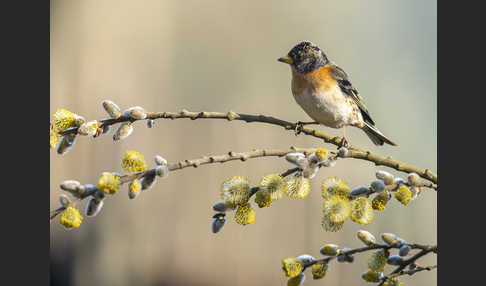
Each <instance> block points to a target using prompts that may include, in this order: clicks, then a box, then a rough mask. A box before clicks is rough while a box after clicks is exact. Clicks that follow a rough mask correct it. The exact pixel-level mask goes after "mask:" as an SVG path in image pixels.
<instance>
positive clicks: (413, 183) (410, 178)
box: [407, 173, 420, 186]
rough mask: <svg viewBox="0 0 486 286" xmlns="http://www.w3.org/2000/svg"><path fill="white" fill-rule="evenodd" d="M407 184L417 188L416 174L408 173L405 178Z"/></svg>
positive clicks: (417, 176) (417, 178)
mask: <svg viewBox="0 0 486 286" xmlns="http://www.w3.org/2000/svg"><path fill="white" fill-rule="evenodd" d="M407 180H408V183H409V184H410V185H411V186H418V185H420V177H419V175H417V174H416V173H410V174H408V176H407Z"/></svg>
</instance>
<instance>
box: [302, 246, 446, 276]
mask: <svg viewBox="0 0 486 286" xmlns="http://www.w3.org/2000/svg"><path fill="white" fill-rule="evenodd" d="M400 246H401V245H388V244H373V245H371V246H365V247H360V248H354V249H351V250H347V251H341V252H339V254H343V255H352V254H356V253H362V252H366V251H369V250H374V249H392V248H397V249H398V248H400ZM409 246H410V248H411V249H422V251H420V252H419V253H418V254H416V255H415V256H417V255H419V254H421V253H423V252H424V251H426V250H427V253H428V252H430V249H435V251H437V246H429V245H421V244H416V243H413V244H409ZM427 253H425V254H427ZM425 254H422V255H420V256H418V257H421V256H423V255H425ZM415 256H414V257H415ZM414 257H412V258H414ZM418 257H417V258H415V259H414V261H415V260H416V259H418ZM335 258H337V255H336V256H329V257H326V258H322V259H318V260H315V261H313V262H311V263H309V264H308V265H306V268H307V267H309V266H312V265H314V264H316V263H320V264H326V263H329V261H331V260H333V259H335ZM412 258H410V259H412ZM410 259H408V260H406V261H405V262H407V261H409V260H410ZM412 262H413V261H412ZM412 262H410V263H412ZM410 263H408V264H410ZM408 264H407V265H408ZM400 267H401V266H400ZM405 267H406V265H405V266H404V268H405ZM402 269H403V268H402ZM402 269H400V270H402ZM302 271H303V270H302ZM393 274H394V273H393Z"/></svg>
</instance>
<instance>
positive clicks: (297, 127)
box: [294, 121, 319, 136]
mask: <svg viewBox="0 0 486 286" xmlns="http://www.w3.org/2000/svg"><path fill="white" fill-rule="evenodd" d="M311 124H319V122H315V121H311V122H303V121H297V123H295V130H294V131H295V136H297V135H299V134H300V132H302V128H303V127H304V125H311Z"/></svg>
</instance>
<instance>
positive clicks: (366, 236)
mask: <svg viewBox="0 0 486 286" xmlns="http://www.w3.org/2000/svg"><path fill="white" fill-rule="evenodd" d="M356 235H357V236H358V239H359V240H361V241H362V242H363V243H364V244H366V245H368V246H372V245H374V244H375V243H376V238H375V236H374V235H372V234H371V233H370V232H368V231H366V230H359V231H358V232H357V233H356Z"/></svg>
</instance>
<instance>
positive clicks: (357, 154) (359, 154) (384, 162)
mask: <svg viewBox="0 0 486 286" xmlns="http://www.w3.org/2000/svg"><path fill="white" fill-rule="evenodd" d="M181 118H190V119H192V120H196V119H226V120H229V121H232V120H240V121H245V122H247V123H251V122H260V123H267V124H271V125H277V126H281V127H283V128H285V129H286V130H291V131H295V129H296V127H297V126H298V123H292V122H289V121H285V120H281V119H278V118H275V117H272V116H266V115H254V114H243V113H236V112H233V111H229V112H227V113H222V112H207V111H202V112H191V111H187V110H182V111H181V112H149V113H147V118H146V119H181ZM146 119H144V120H146ZM127 121H130V122H134V121H137V120H134V119H132V118H130V117H127V116H122V117H120V118H118V119H104V120H101V121H100V122H102V123H103V125H113V124H116V123H120V122H127ZM299 130H300V131H301V133H303V134H305V135H309V136H313V137H316V138H320V139H322V140H324V142H326V143H330V144H334V145H336V146H341V144H342V138H340V137H337V136H336V137H333V136H330V135H328V134H326V133H324V132H322V131H320V130H316V129H312V128H308V127H305V126H300V127H299ZM71 133H77V128H70V129H67V130H65V131H64V132H62V133H61V134H62V135H63V134H71ZM346 157H347V158H354V159H360V160H366V161H370V162H373V163H375V165H377V166H386V167H390V168H392V169H395V170H397V171H402V172H406V173H412V172H414V173H417V174H418V175H419V176H421V177H422V178H424V179H427V180H429V181H431V182H432V183H430V185H428V187H430V188H433V189H435V190H437V174H435V173H433V172H431V171H430V170H428V169H425V170H424V169H420V168H417V167H415V166H412V165H409V164H406V163H403V162H400V161H397V160H395V159H392V158H391V157H387V158H385V157H382V156H380V155H377V154H374V153H371V152H370V151H365V150H362V149H359V148H357V147H355V146H349V152H348V154H347V155H346Z"/></svg>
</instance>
